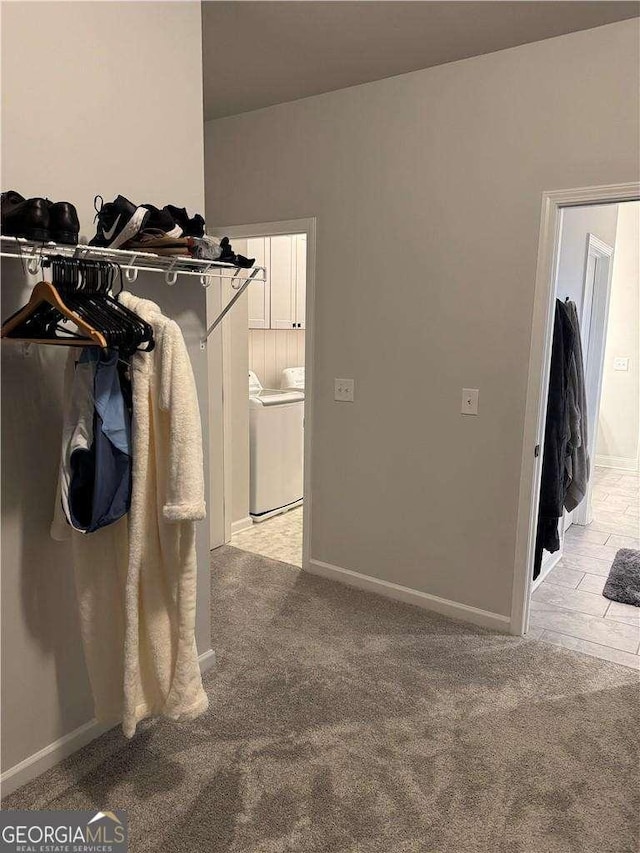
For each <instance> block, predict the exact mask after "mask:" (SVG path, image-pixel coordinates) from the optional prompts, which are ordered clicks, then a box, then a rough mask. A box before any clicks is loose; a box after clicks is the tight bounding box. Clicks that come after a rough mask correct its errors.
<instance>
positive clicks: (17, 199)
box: [0, 190, 52, 243]
mask: <svg viewBox="0 0 640 853" xmlns="http://www.w3.org/2000/svg"><path fill="white" fill-rule="evenodd" d="M0 219H1V221H0V230H1V231H2V233H3V234H4V235H5V236H6V237H26V239H27V240H35V241H37V242H45V243H46V242H48V241H49V240H51V239H52V238H51V232H50V230H49V202H48V201H47V200H46V199H44V198H28V199H26V198H24V196H21V195H20V193H18V192H15V190H9V192H6V193H2V199H1V201H0Z"/></svg>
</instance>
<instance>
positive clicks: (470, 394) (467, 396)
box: [460, 388, 480, 415]
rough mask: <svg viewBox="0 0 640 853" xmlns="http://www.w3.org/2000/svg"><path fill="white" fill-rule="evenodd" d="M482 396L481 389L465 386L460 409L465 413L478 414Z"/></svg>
mask: <svg viewBox="0 0 640 853" xmlns="http://www.w3.org/2000/svg"><path fill="white" fill-rule="evenodd" d="M479 396H480V391H479V390H478V389H477V388H463V389H462V406H461V407H460V411H461V412H462V414H463V415H477V414H478V398H479Z"/></svg>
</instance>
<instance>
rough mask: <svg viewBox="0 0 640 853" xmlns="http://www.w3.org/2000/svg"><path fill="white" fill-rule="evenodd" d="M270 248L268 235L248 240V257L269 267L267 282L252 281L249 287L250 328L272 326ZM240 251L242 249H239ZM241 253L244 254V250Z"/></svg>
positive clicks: (257, 264)
mask: <svg viewBox="0 0 640 853" xmlns="http://www.w3.org/2000/svg"><path fill="white" fill-rule="evenodd" d="M269 249H270V241H269V238H268V237H249V238H248V240H247V249H246V254H247V257H249V258H255V259H256V266H259V267H266V269H267V281H266V282H264V281H252V282H251V284H250V285H249V287H248V292H249V328H250V329H269V328H270V327H271V315H270V307H271V298H270V292H269V291H270V282H269V254H270V252H269ZM238 251H241V250H240V249H238ZM241 253H242V254H244V252H241Z"/></svg>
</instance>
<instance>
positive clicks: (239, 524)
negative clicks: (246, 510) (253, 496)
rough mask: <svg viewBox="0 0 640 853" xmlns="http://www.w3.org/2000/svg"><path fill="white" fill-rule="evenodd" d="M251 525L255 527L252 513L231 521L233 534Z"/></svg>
mask: <svg viewBox="0 0 640 853" xmlns="http://www.w3.org/2000/svg"><path fill="white" fill-rule="evenodd" d="M249 527H253V519H252V518H251V516H250V515H248V516H247V517H246V518H241V519H239V521H232V522H231V535H232V536H233V534H234V533H240V532H241V531H242V530H247V529H248V528H249Z"/></svg>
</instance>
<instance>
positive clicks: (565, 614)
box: [530, 468, 640, 669]
mask: <svg viewBox="0 0 640 853" xmlns="http://www.w3.org/2000/svg"><path fill="white" fill-rule="evenodd" d="M593 476H594V489H593V522H592V523H591V524H590V525H589V526H588V527H580V526H578V525H572V526H571V527H570V528H569V529H568V530H567V533H566V539H565V545H564V552H563V555H562V559H561V561H560V562H559V563H558V565H557V566H555V568H553V569H552V571H551V572H550V573H549V575H547V577H546V578H545V579H544V581H543V582H542V583H541V584H540V586H539V587H538V588H537V589H536V591H535V592H534V593H533V597H532V599H531V619H530V636H531V637H532V638H534V639H539V640H542V641H545V642H549V643H554V644H555V645H557V646H564V647H565V648H568V649H575V650H577V651H581V652H584V653H585V654H588V655H592V656H594V657H599V658H603V659H605V660H610V661H613V662H615V663H621V664H625V665H626V666H631V667H635V668H636V669H640V655H639V646H640V608H639V607H633V606H632V605H629V604H619V603H618V602H615V601H610V600H609V599H608V598H604V596H603V595H602V589H603V587H604V584H605V581H606V580H607V577H608V575H609V570H610V569H611V563H612V562H613V558H614V557H615V555H616V551H617V550H618V548H638V549H640V520H639V518H638V504H639V497H638V486H639V482H640V478H639V476H638V474H632V473H628V474H627V473H624V472H621V471H615V470H612V469H608V468H596V470H595V472H594V475H593Z"/></svg>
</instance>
